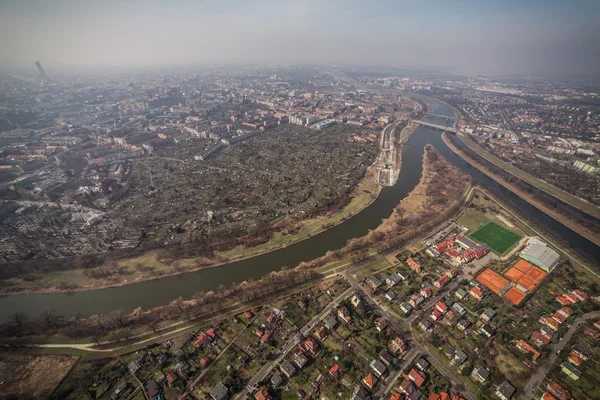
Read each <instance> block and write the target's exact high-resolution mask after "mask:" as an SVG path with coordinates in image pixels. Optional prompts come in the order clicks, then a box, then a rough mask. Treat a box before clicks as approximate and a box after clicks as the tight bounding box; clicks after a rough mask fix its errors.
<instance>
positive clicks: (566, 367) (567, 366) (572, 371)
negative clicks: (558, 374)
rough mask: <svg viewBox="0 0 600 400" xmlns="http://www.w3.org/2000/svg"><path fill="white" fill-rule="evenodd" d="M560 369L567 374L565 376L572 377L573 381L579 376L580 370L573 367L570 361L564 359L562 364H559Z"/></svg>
mask: <svg viewBox="0 0 600 400" xmlns="http://www.w3.org/2000/svg"><path fill="white" fill-rule="evenodd" d="M560 369H561V370H562V372H564V373H565V374H567V376H568V377H569V378H571V379H573V380H574V381H576V380H578V379H579V378H581V371H580V370H578V369H577V368H575V367H574V366H573V365H572V364H571V363H568V362H566V361H565V362H563V363H562V364H560Z"/></svg>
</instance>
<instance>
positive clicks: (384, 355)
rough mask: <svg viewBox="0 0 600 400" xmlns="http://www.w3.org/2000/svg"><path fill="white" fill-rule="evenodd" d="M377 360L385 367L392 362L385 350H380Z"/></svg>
mask: <svg viewBox="0 0 600 400" xmlns="http://www.w3.org/2000/svg"><path fill="white" fill-rule="evenodd" d="M379 359H380V360H381V362H382V363H384V364H385V365H386V366H387V365H390V364H391V363H393V362H394V357H393V356H392V355H391V354H390V353H389V352H388V351H387V350H381V353H379Z"/></svg>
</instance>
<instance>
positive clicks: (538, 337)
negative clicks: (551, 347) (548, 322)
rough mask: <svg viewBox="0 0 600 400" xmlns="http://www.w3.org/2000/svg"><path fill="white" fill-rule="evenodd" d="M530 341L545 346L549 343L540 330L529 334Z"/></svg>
mask: <svg viewBox="0 0 600 400" xmlns="http://www.w3.org/2000/svg"><path fill="white" fill-rule="evenodd" d="M531 341H532V342H533V343H534V344H535V345H536V346H538V347H539V346H545V345H547V344H549V343H550V339H548V338H547V337H546V336H544V335H542V333H541V332H540V331H535V332H533V334H532V335H531Z"/></svg>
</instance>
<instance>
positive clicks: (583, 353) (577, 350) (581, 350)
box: [571, 344, 592, 361]
mask: <svg viewBox="0 0 600 400" xmlns="http://www.w3.org/2000/svg"><path fill="white" fill-rule="evenodd" d="M571 352H572V353H574V354H576V355H577V356H579V357H581V358H582V359H583V361H588V360H589V359H590V358H592V353H591V352H590V351H589V350H588V349H586V348H585V347H583V346H581V345H578V344H576V345H573V347H571Z"/></svg>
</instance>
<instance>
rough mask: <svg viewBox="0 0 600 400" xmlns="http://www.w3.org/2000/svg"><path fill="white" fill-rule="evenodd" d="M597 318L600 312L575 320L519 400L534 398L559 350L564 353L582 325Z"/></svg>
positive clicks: (553, 347) (536, 372)
mask: <svg viewBox="0 0 600 400" xmlns="http://www.w3.org/2000/svg"><path fill="white" fill-rule="evenodd" d="M597 318H600V311H594V312H590V313H587V314H584V315H582V316H581V317H579V318H578V319H577V320H575V322H574V323H573V325H571V327H570V328H569V330H568V331H567V333H566V334H565V336H563V337H562V339H561V340H559V341H558V342H557V343H556V344H555V345H554V346H552V353H550V357H549V358H548V359H547V360H545V361H544V362H543V363H542V364H541V365H540V366H539V367H538V369H537V370H536V371H535V372H534V374H533V375H532V376H531V378H530V379H529V382H527V385H525V388H524V389H523V392H522V393H521V395H520V396H519V400H526V399H532V398H533V395H534V394H535V392H536V391H537V390H538V388H539V387H540V384H541V383H542V381H543V380H544V378H545V377H546V375H547V374H548V371H550V368H552V366H553V365H554V363H555V362H556V359H557V358H558V354H556V352H557V351H559V350H560V351H562V349H564V348H565V346H566V345H567V343H569V340H571V337H572V336H573V334H574V333H575V332H576V331H577V330H578V329H579V327H580V326H581V325H582V324H584V323H586V322H587V321H589V320H590V319H597Z"/></svg>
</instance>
